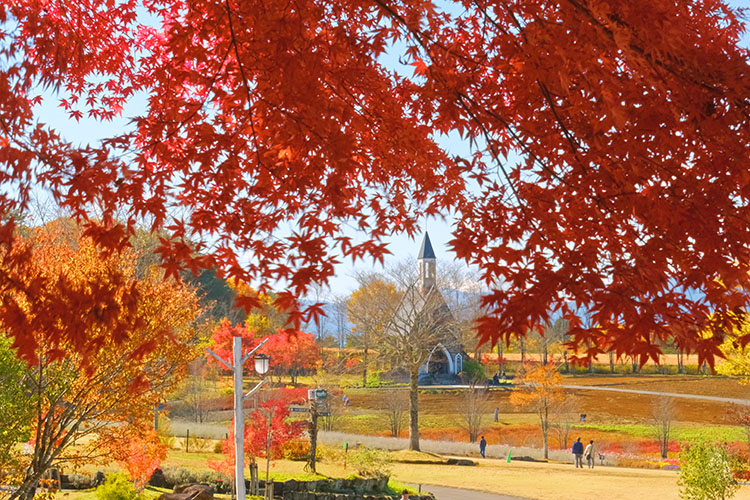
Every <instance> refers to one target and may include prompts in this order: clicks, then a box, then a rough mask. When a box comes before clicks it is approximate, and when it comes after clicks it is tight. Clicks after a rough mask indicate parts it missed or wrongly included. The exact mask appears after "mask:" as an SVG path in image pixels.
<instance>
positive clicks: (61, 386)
mask: <svg viewBox="0 0 750 500" xmlns="http://www.w3.org/2000/svg"><path fill="white" fill-rule="evenodd" d="M29 233H30V234H29V236H28V241H29V242H30V244H32V245H33V246H34V255H35V260H34V261H33V262H30V263H28V265H29V266H33V268H34V270H35V272H38V273H39V276H41V277H42V278H43V279H42V280H40V282H39V284H38V286H44V287H48V288H47V289H45V290H44V291H43V293H39V294H37V296H45V297H46V296H49V297H52V298H54V297H55V296H56V293H58V292H59V293H65V291H66V290H75V289H78V288H79V287H84V286H89V285H90V284H91V283H94V282H96V284H97V288H96V289H97V290H99V291H103V290H106V291H108V292H110V293H112V294H113V297H116V298H120V299H122V298H123V297H125V296H128V295H127V294H126V293H125V292H127V291H129V290H130V289H131V288H134V289H136V290H137V291H138V293H137V300H136V301H135V302H134V303H133V304H132V305H130V306H129V307H130V308H131V309H132V314H133V316H134V318H135V322H134V324H136V325H137V328H134V329H132V330H127V329H119V328H113V327H112V326H113V325H115V324H116V322H109V321H107V320H106V314H107V312H106V311H103V312H101V313H100V314H101V315H102V321H99V322H94V323H93V324H91V325H90V326H88V329H87V330H86V336H87V337H88V339H89V342H90V343H91V344H92V345H90V346H89V348H88V352H87V354H86V355H83V354H81V353H79V352H78V351H77V350H76V348H75V344H74V343H73V341H70V342H69V341H67V340H61V339H60V338H57V339H54V340H50V336H52V335H54V333H55V332H54V331H49V330H47V329H44V328H41V327H36V328H34V329H32V330H31V331H30V332H29V333H30V335H31V336H32V338H33V341H34V342H33V354H34V356H35V358H36V360H37V361H36V363H35V364H33V365H27V367H26V377H25V378H26V380H28V384H29V390H30V392H31V394H32V395H33V401H34V416H33V419H32V432H33V437H32V439H31V441H30V443H31V445H32V446H33V453H32V454H31V455H30V456H24V457H22V460H24V462H25V463H24V464H23V467H22V470H23V471H24V477H23V481H22V484H21V485H20V488H19V489H18V490H17V491H15V492H14V493H12V495H11V499H14V498H20V499H30V498H31V497H32V496H33V494H34V484H35V483H36V481H37V480H38V479H39V477H40V476H41V475H42V474H43V473H44V472H45V471H46V470H47V469H49V468H50V467H52V466H54V464H56V463H65V464H69V465H73V466H76V465H79V464H81V465H82V464H90V463H97V462H108V461H109V460H110V458H111V453H110V452H109V450H110V449H111V446H107V443H108V442H109V440H110V438H111V437H112V435H113V433H114V431H113V427H114V428H119V427H128V426H131V425H135V426H139V425H140V423H143V422H150V418H151V410H152V408H153V406H154V404H156V403H157V402H158V401H161V400H164V398H165V397H166V394H167V393H168V392H169V391H171V390H172V389H173V388H174V386H175V384H176V383H177V381H178V379H179V377H180V375H181V374H182V372H183V371H184V368H185V366H186V365H187V361H189V360H190V359H192V358H194V357H195V356H196V355H197V352H196V351H195V349H194V347H193V345H192V343H193V340H194V338H195V335H196V332H195V327H194V321H195V319H196V318H197V316H198V314H199V312H200V310H199V307H198V304H197V298H196V296H195V294H194V293H193V292H192V291H190V290H188V289H187V288H186V287H185V286H184V285H183V284H182V283H180V282H177V281H175V280H173V279H164V276H163V273H161V272H158V271H155V270H152V271H151V272H149V273H147V275H146V276H144V277H142V278H140V279H136V276H135V274H134V272H135V255H134V254H133V253H132V252H127V253H124V254H119V255H118V254H110V255H105V254H102V253H100V252H99V251H97V249H96V248H95V246H94V244H93V242H92V241H91V240H90V239H89V238H86V237H84V236H82V235H80V234H78V233H77V232H76V230H75V228H74V227H71V226H69V225H67V223H65V222H64V221H63V222H59V223H55V224H49V225H47V226H46V227H41V228H37V229H34V230H30V231H29ZM111 270H117V273H109V271H111ZM0 274H2V272H0ZM112 275H117V276H121V277H122V280H121V281H119V282H99V281H96V280H97V279H104V278H105V277H107V276H112ZM95 278H96V279H95ZM123 290H124V291H123ZM14 299H15V300H16V304H17V305H18V307H20V308H22V310H23V311H24V312H25V313H26V314H28V315H29V316H30V317H33V315H34V314H35V313H36V312H37V311H39V310H42V311H43V310H44V307H45V304H44V303H42V304H38V303H32V302H28V301H26V300H25V297H14ZM71 314H73V312H71ZM31 325H34V326H36V323H34V322H32V323H31ZM79 338H81V337H76V339H79ZM118 432H122V433H126V434H127V433H128V432H130V431H127V430H125V429H120V430H119V431H118ZM127 435H130V436H132V435H133V434H132V432H130V434H127ZM76 443H77V444H76ZM158 456H159V454H158V453H150V454H148V457H149V464H145V465H148V467H145V465H144V464H140V465H139V466H138V468H139V472H138V471H136V470H135V469H134V470H133V474H134V479H142V478H143V474H145V470H146V469H148V468H150V467H151V465H150V464H153V461H154V460H155V457H158ZM145 458H146V457H145V456H144V460H145ZM150 459H154V460H150ZM142 466H143V467H142ZM144 467H145V468H144Z"/></svg>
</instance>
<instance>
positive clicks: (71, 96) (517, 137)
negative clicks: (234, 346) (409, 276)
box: [0, 0, 750, 362]
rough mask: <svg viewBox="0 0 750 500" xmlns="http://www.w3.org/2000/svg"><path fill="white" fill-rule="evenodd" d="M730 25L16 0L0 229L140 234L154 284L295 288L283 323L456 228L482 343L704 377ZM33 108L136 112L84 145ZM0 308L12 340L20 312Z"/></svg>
mask: <svg viewBox="0 0 750 500" xmlns="http://www.w3.org/2000/svg"><path fill="white" fill-rule="evenodd" d="M292 5H293V8H292ZM738 15H739V13H738V12H734V11H732V10H731V9H730V8H728V7H727V6H726V5H725V4H724V3H723V2H722V1H721V0H700V1H694V2H675V1H672V0H629V1H626V2H622V1H610V0H557V1H548V0H509V1H499V0H472V1H469V0H465V1H457V0H454V1H447V2H440V3H433V2H431V1H428V0H410V1H403V0H374V1H372V2H363V1H361V0H342V1H336V2H333V1H326V0H311V1H307V2H297V3H294V4H289V3H287V2H264V3H263V4H261V3H260V2H257V1H253V0H242V1H239V0H224V1H219V0H190V1H186V0H160V1H152V0H126V1H122V2H114V1H106V2H87V1H80V0H71V1H66V2H59V1H57V0H49V1H38V0H16V1H13V2H4V3H3V4H2V5H0V22H1V23H2V24H0V31H1V34H0V57H2V60H3V63H2V65H0V183H2V185H3V186H4V187H5V188H6V189H4V190H3V191H2V193H0V211H2V212H4V211H6V210H11V209H13V210H19V209H20V210H23V209H25V208H26V207H27V205H28V200H29V197H30V195H31V192H32V189H34V188H35V186H40V185H41V186H42V187H44V188H46V189H48V190H50V191H51V192H52V193H53V195H54V198H55V200H56V201H57V202H58V203H59V204H60V205H61V206H62V207H64V208H66V209H68V210H70V211H71V212H72V214H73V215H75V216H76V217H77V218H79V219H81V220H84V221H88V234H89V235H91V236H92V237H94V238H95V239H96V240H97V241H98V242H99V243H100V244H102V245H103V246H104V247H105V248H110V249H119V248H122V247H124V246H127V241H128V237H129V236H130V235H132V234H133V232H134V230H135V227H136V225H137V224H139V223H141V222H143V221H147V222H148V223H149V224H150V225H151V226H152V228H153V229H154V230H163V231H165V232H164V233H163V236H162V239H161V246H160V249H159V252H160V254H161V255H162V257H163V259H164V262H165V267H166V269H167V270H168V271H169V272H172V273H174V272H176V271H177V270H178V269H180V268H182V267H189V268H198V267H206V266H213V265H215V266H217V267H218V268H219V269H220V271H221V272H222V273H223V275H224V276H225V277H232V278H235V279H238V280H240V281H243V282H248V283H251V282H252V283H254V282H257V281H258V280H259V281H260V282H261V283H262V284H261V286H260V289H259V291H260V292H266V291H268V290H270V288H271V287H272V286H274V284H276V283H278V282H281V283H284V284H285V285H286V291H284V292H283V293H280V294H279V295H278V296H277V298H276V301H277V304H278V305H280V306H283V307H282V309H283V310H287V309H289V310H290V311H291V319H292V321H297V320H300V319H303V318H305V317H306V316H307V315H309V314H312V313H315V312H319V311H320V310H319V308H317V306H312V307H311V308H308V309H307V310H304V311H299V310H298V306H297V305H296V304H295V297H297V296H300V295H301V294H302V293H303V291H304V290H305V287H306V286H307V285H309V284H311V283H312V282H314V281H318V282H322V281H326V280H327V279H328V278H330V277H331V276H332V274H333V272H334V264H335V263H336V262H337V261H339V260H340V259H342V258H352V259H360V258H365V257H372V258H374V259H375V260H382V258H383V256H384V255H385V253H387V249H386V248H385V245H384V243H383V241H384V238H386V237H388V236H390V235H391V234H393V233H404V232H405V233H408V234H414V232H415V231H416V230H417V229H418V222H419V221H420V220H421V217H422V216H423V215H425V214H428V215H434V214H446V213H451V214H453V215H455V217H456V224H455V230H454V238H453V240H452V245H453V247H454V249H455V251H456V253H457V254H458V255H459V257H461V258H463V259H465V260H466V261H468V262H471V263H475V264H477V265H479V267H480V268H481V270H482V273H483V278H484V280H485V281H486V283H487V284H488V285H490V286H492V287H494V288H495V291H494V292H493V293H491V294H490V295H489V296H488V297H487V298H486V305H487V307H488V310H489V312H490V314H489V315H488V316H487V317H486V318H485V319H484V320H483V321H482V322H481V325H480V335H481V336H482V337H483V338H485V339H489V340H492V341H497V340H504V341H506V340H508V339H509V337H510V336H511V335H517V334H523V333H525V332H526V331H528V330H530V329H531V328H534V327H535V326H537V325H540V324H543V323H544V322H545V320H546V319H548V317H549V315H550V314H551V312H552V311H559V312H561V313H563V314H564V315H566V316H567V317H568V319H569V320H570V321H571V326H572V330H571V333H572V340H571V343H572V345H573V346H578V347H581V348H585V349H588V350H589V352H590V353H591V354H596V353H597V352H599V351H601V350H614V351H616V352H617V353H618V354H624V353H630V354H639V355H641V356H642V360H644V361H645V359H646V358H647V357H655V356H656V355H657V354H658V352H659V345H660V344H662V343H663V342H664V341H668V340H671V339H674V341H675V342H676V344H677V346H678V347H679V348H680V349H682V350H686V351H696V352H698V355H699V357H700V360H701V361H702V360H703V359H707V360H708V361H709V362H712V359H713V357H714V356H715V355H720V351H719V348H718V346H719V345H720V344H721V342H722V337H723V333H722V332H723V331H724V330H725V329H727V327H728V326H730V325H728V323H730V322H731V321H732V318H733V317H737V315H736V314H735V315H731V314H724V313H726V312H728V311H738V310H739V309H740V308H741V307H743V306H745V304H746V302H747V297H746V294H745V292H744V291H743V290H744V288H746V287H747V286H748V284H749V283H748V280H750V278H749V277H748V275H749V272H750V255H749V253H750V251H749V250H748V249H749V248H750V245H749V243H750V203H749V201H748V200H749V198H750V168H748V158H750V154H749V153H750V151H749V149H750V127H749V126H748V125H749V124H748V120H749V119H750V100H749V99H748V96H750V72H749V70H750V68H749V67H748V59H749V57H748V51H747V50H745V49H742V48H740V46H739V37H740V35H741V34H742V33H743V31H744V25H743V24H742V23H741V22H740V21H739V17H738ZM43 89H47V94H46V95H45V96H42V95H41V93H42V92H43ZM51 91H57V92H58V94H56V95H55V96H52V97H50V96H49V94H50V92H51ZM44 99H52V100H55V101H56V102H58V103H59V105H60V106H62V107H63V108H64V109H65V110H66V111H67V112H68V114H69V116H70V117H71V118H73V119H76V120H78V119H87V120H94V121H107V120H110V119H113V118H116V117H119V116H120V114H121V113H122V110H123V108H124V107H125V106H126V105H129V104H130V103H132V102H133V101H134V100H138V99H141V100H145V101H146V104H145V106H144V109H143V110H142V111H141V112H139V113H138V114H137V115H136V116H135V117H133V120H132V124H131V126H130V127H127V128H126V129H124V130H123V131H122V132H121V133H120V134H118V135H116V136H114V137H110V138H107V139H106V140H102V141H99V142H96V143H93V144H89V145H79V144H78V143H72V142H68V141H66V139H65V138H64V137H63V135H62V133H61V131H60V130H57V129H55V126H54V125H53V124H49V123H44V120H38V118H39V116H38V107H37V105H38V104H39V103H40V102H42V101H43V100H44ZM448 134H452V136H453V137H460V138H462V139H463V140H464V141H465V143H466V144H467V145H469V146H470V151H469V152H465V153H461V156H457V155H456V152H455V151H452V150H450V148H448V147H447V146H446V145H445V141H440V142H439V140H440V139H441V137H442V136H443V135H448ZM92 208H96V210H95V211H92ZM91 213H97V214H98V215H99V216H98V217H97V218H96V219H94V218H92V217H91V216H90V214H91ZM348 227H355V228H358V229H361V230H362V231H364V233H366V235H367V236H366V237H364V238H363V239H354V238H352V237H351V236H350V232H348V231H347V230H346V228H348ZM13 239H14V233H13V223H12V222H6V223H5V225H4V226H3V228H2V231H0V245H2V246H1V247H0V250H1V251H2V255H3V258H5V259H9V260H7V266H8V269H9V272H15V270H16V269H17V268H19V267H22V266H24V265H25V264H24V262H26V261H27V260H28V258H29V256H28V255H27V254H15V253H14V250H13V248H14V247H12V246H11V245H12V241H13ZM247 254H249V255H250V256H251V258H244V256H245V255H247ZM20 286H22V285H21V284H19V283H18V282H16V281H7V282H3V283H0V293H13V292H14V291H15V290H16V289H17V288H18V287H20ZM23 286H25V287H26V289H25V292H28V293H34V292H36V291H38V290H37V289H34V288H33V287H32V288H31V289H29V287H28V285H23ZM71 293H72V291H71ZM92 293H93V292H92ZM84 298H85V297H84ZM84 298H82V299H81V300H83V299H84ZM84 302H85V300H84ZM243 302H244V304H245V305H248V306H252V305H256V304H255V302H256V300H255V299H254V298H253V297H252V296H246V297H244V298H243ZM64 303H65V302H64V301H61V302H60V307H63V306H64ZM124 303H127V301H126V302H124ZM102 307H103V308H104V309H103V310H104V311H105V312H106V311H108V309H107V308H106V306H102ZM583 310H585V311H587V315H588V316H590V321H589V322H587V324H586V325H584V324H582V323H581V322H580V321H577V317H578V316H580V311H583ZM2 314H3V318H2V323H3V326H4V327H6V328H8V330H9V331H11V333H12V334H13V335H14V336H17V337H23V336H24V335H25V333H24V330H23V328H22V327H21V325H23V324H24V322H25V321H27V320H26V319H25V318H24V317H23V315H19V313H18V311H10V312H6V311H3V313H2ZM48 314H49V315H50V318H53V317H56V314H57V313H55V312H54V311H50V312H49V313H48ZM105 317H106V316H105ZM709 318H712V319H710V320H709ZM707 327H708V328H710V330H711V331H712V332H714V333H713V335H711V336H708V337H706V336H703V335H700V334H699V333H698V332H700V331H703V330H704V329H705V328H707ZM81 331H84V330H81ZM746 341H747V339H742V342H743V343H744V342H746Z"/></svg>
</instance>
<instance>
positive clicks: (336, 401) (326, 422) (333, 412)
mask: <svg viewBox="0 0 750 500" xmlns="http://www.w3.org/2000/svg"><path fill="white" fill-rule="evenodd" d="M319 387H321V388H322V389H326V391H328V397H327V398H326V399H324V400H322V405H320V407H319V410H320V411H321V412H324V413H328V416H321V417H320V418H319V422H320V429H321V430H324V431H334V430H336V426H337V425H338V423H339V421H340V420H341V416H342V414H343V413H344V406H345V405H344V401H343V400H342V399H341V398H342V395H343V394H342V392H341V390H340V389H338V388H336V387H334V386H324V385H321V386H319Z"/></svg>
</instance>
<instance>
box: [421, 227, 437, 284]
mask: <svg viewBox="0 0 750 500" xmlns="http://www.w3.org/2000/svg"><path fill="white" fill-rule="evenodd" d="M417 261H418V262H419V289H420V290H421V291H422V293H427V292H428V291H429V290H430V289H431V288H432V287H434V286H435V251H434V250H433V249H432V243H431V242H430V235H429V234H427V232H426V231H425V233H424V240H422V248H420V249H419V256H417Z"/></svg>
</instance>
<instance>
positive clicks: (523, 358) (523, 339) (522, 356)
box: [518, 337, 526, 363]
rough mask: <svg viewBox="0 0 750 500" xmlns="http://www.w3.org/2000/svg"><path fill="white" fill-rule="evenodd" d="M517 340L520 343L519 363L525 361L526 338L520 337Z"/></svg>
mask: <svg viewBox="0 0 750 500" xmlns="http://www.w3.org/2000/svg"><path fill="white" fill-rule="evenodd" d="M518 341H519V342H520V344H521V363H525V362H526V338H525V337H520V338H519V339H518Z"/></svg>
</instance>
